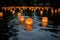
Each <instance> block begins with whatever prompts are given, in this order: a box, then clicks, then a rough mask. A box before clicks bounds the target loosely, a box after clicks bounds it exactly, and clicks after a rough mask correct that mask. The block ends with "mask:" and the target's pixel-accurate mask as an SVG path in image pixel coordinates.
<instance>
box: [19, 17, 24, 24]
mask: <svg viewBox="0 0 60 40" xmlns="http://www.w3.org/2000/svg"><path fill="white" fill-rule="evenodd" d="M19 20H20V24H21V25H23V24H24V16H20V19H19Z"/></svg>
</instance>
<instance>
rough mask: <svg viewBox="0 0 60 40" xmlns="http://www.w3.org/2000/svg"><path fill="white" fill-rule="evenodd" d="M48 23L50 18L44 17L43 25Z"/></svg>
mask: <svg viewBox="0 0 60 40" xmlns="http://www.w3.org/2000/svg"><path fill="white" fill-rule="evenodd" d="M47 25H48V18H47V17H42V26H43V27H46V26H47Z"/></svg>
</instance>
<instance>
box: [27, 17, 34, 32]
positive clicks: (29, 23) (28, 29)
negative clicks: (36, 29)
mask: <svg viewBox="0 0 60 40" xmlns="http://www.w3.org/2000/svg"><path fill="white" fill-rule="evenodd" d="M32 26H33V19H32V18H27V19H26V29H27V31H28V32H30V31H31V30H32Z"/></svg>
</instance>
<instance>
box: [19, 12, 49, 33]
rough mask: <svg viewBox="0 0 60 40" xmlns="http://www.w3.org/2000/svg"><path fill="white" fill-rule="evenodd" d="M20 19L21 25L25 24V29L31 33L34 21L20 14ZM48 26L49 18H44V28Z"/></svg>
mask: <svg viewBox="0 0 60 40" xmlns="http://www.w3.org/2000/svg"><path fill="white" fill-rule="evenodd" d="M18 19H19V21H20V25H24V22H25V27H26V30H27V32H30V31H31V30H32V29H33V19H32V18H26V20H25V18H24V16H22V15H21V13H20V12H18ZM47 25H48V17H42V26H43V27H46V26H47Z"/></svg>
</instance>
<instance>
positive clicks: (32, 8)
mask: <svg viewBox="0 0 60 40" xmlns="http://www.w3.org/2000/svg"><path fill="white" fill-rule="evenodd" d="M7 8H8V7H7ZM12 8H14V7H11V8H8V9H9V10H10V12H12V14H14V13H15V10H16V8H14V10H12ZM17 8H19V7H17ZM21 8H23V9H20V8H19V10H20V12H22V11H23V10H25V9H27V8H26V7H21ZM37 8H39V7H36V8H34V7H29V10H32V11H36V9H37ZM49 8H51V14H52V16H53V15H54V14H55V15H56V13H58V14H59V13H60V8H58V9H54V8H53V7H44V8H43V7H40V8H39V10H40V9H42V10H40V15H41V16H42V15H43V13H44V9H45V10H46V11H48V10H49ZM2 9H4V10H5V11H6V10H7V9H6V8H5V7H2Z"/></svg>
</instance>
